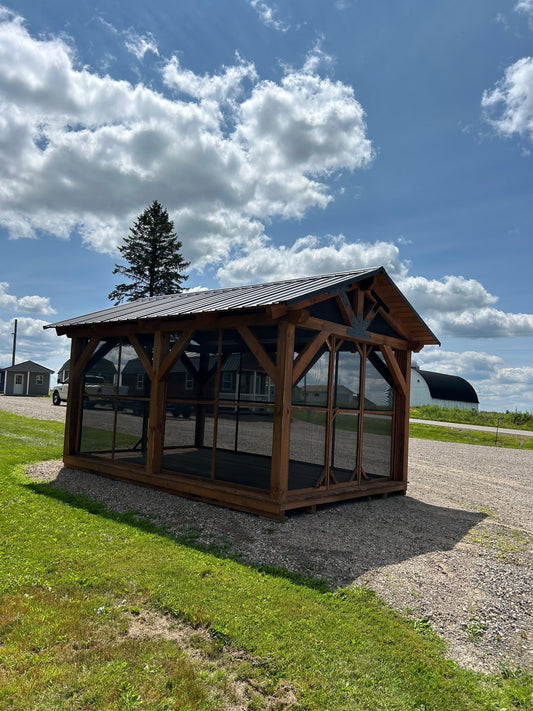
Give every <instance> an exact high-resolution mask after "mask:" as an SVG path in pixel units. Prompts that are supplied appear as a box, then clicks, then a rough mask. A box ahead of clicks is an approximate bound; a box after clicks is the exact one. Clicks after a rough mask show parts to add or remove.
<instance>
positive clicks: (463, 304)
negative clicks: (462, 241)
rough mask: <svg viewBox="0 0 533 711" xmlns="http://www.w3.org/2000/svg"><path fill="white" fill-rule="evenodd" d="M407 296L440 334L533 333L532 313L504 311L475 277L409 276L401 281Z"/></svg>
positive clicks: (491, 335) (504, 335) (500, 335)
mask: <svg viewBox="0 0 533 711" xmlns="http://www.w3.org/2000/svg"><path fill="white" fill-rule="evenodd" d="M398 285H399V287H400V289H401V290H402V292H403V293H404V294H405V296H406V297H407V298H408V299H409V301H410V302H411V303H412V304H413V306H414V307H415V308H416V310H417V311H418V312H419V313H421V314H422V315H423V316H424V317H425V319H426V320H427V322H428V325H429V326H430V327H431V328H432V329H433V330H434V331H435V332H436V333H437V334H439V335H440V336H456V337H461V336H464V337H468V338H507V337H516V336H532V335H533V314H514V313H505V312H504V311H501V310H499V309H497V308H495V306H494V304H495V303H496V302H497V300H498V297H497V296H494V295H493V294H490V293H489V292H488V291H487V290H486V289H485V287H484V286H483V285H482V284H480V283H479V282H478V281H476V280H475V279H465V278H464V277H462V276H445V277H443V278H442V279H426V278H425V277H406V278H403V279H401V280H400V281H399V282H398Z"/></svg>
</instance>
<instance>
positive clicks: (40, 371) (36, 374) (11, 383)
mask: <svg viewBox="0 0 533 711" xmlns="http://www.w3.org/2000/svg"><path fill="white" fill-rule="evenodd" d="M53 372H54V371H53V370H50V368H45V367H44V366H43V365H39V364H38V363H34V362H33V361H31V360H27V361H24V363H18V364H17V365H12V366H10V367H9V368H4V373H5V382H4V394H5V395H36V396H47V395H49V394H50V376H51V375H52V373H53Z"/></svg>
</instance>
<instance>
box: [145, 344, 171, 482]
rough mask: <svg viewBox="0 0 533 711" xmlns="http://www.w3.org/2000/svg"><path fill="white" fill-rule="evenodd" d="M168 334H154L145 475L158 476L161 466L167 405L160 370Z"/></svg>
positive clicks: (164, 386)
mask: <svg viewBox="0 0 533 711" xmlns="http://www.w3.org/2000/svg"><path fill="white" fill-rule="evenodd" d="M168 349H169V334H168V333H167V332H162V331H156V332H155V334H154V357H153V363H152V369H153V379H152V388H151V393H150V416H149V420H148V450H147V455H146V473H147V474H159V473H160V471H161V468H162V465H163V445H164V439H165V418H166V404H167V379H166V377H165V375H166V374H165V373H164V372H163V369H162V364H163V361H164V360H165V357H166V356H167V354H168Z"/></svg>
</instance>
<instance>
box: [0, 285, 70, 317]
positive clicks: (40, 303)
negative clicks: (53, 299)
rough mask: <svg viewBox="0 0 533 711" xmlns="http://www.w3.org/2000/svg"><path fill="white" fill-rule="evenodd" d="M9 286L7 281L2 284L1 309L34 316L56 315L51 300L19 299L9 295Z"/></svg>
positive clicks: (35, 297) (42, 297)
mask: <svg viewBox="0 0 533 711" xmlns="http://www.w3.org/2000/svg"><path fill="white" fill-rule="evenodd" d="M8 289H9V284H8V283H7V282H5V281H2V282H0V309H4V310H7V311H13V312H14V313H16V312H18V311H23V312H25V313H34V314H43V315H48V314H55V313H56V311H55V309H53V308H52V307H51V305H50V299H49V298H48V297H47V296H22V297H21V298H20V299H18V298H17V297H16V296H13V295H12V294H8V293H7V290H8Z"/></svg>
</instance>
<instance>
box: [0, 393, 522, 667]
mask: <svg viewBox="0 0 533 711" xmlns="http://www.w3.org/2000/svg"><path fill="white" fill-rule="evenodd" d="M0 409H2V410H11V411H15V412H18V413H19V414H25V415H28V416H32V417H38V418H40V419H62V418H64V414H65V409H66V408H65V406H60V407H53V406H52V405H51V404H50V402H49V401H47V400H45V399H42V398H36V399H34V398H12V397H10V398H8V397H2V396H0ZM28 474H29V475H30V476H31V477H33V478H38V479H43V480H48V481H54V482H55V483H56V484H57V485H58V486H60V487H62V488H65V489H68V490H69V491H72V492H79V493H84V494H87V495H88V496H90V497H92V498H94V499H97V500H99V501H102V502H103V503H104V504H105V505H106V506H108V507H109V508H112V509H114V510H117V511H128V510H136V511H141V512H142V513H143V514H144V515H146V516H148V517H150V518H152V519H154V520H156V521H158V522H159V523H161V524H163V525H165V526H167V527H168V528H169V529H171V530H172V531H174V532H176V533H184V532H187V533H189V534H190V535H192V536H194V537H195V538H196V539H197V540H198V541H199V542H201V543H211V542H216V543H219V544H222V545H227V546H228V547H229V549H230V550H232V551H237V552H238V553H239V554H240V555H241V556H242V559H243V560H244V561H251V562H257V563H271V564H274V565H278V566H283V567H285V568H287V569H289V570H294V571H301V572H304V573H305V574H307V575H309V576H315V577H321V578H324V579H326V580H327V581H328V582H329V583H330V585H331V586H332V587H336V586H346V585H351V584H354V583H356V584H358V585H367V586H369V587H370V588H372V589H373V590H375V591H376V592H377V594H378V595H379V596H380V597H381V598H382V599H384V600H385V601H386V602H387V603H388V604H389V605H390V606H391V607H393V608H394V609H396V610H398V611H400V612H402V613H404V614H407V615H408V616H409V617H410V618H412V619H413V620H415V624H416V626H417V627H419V628H421V629H423V628H425V627H427V626H431V627H432V628H433V629H434V630H435V631H436V632H437V633H438V634H439V635H440V636H441V637H442V638H444V639H445V640H446V642H447V643H448V654H449V655H450V656H451V657H453V658H454V659H456V660H457V662H458V663H459V664H461V665H462V666H464V667H468V668H471V669H476V670H483V671H489V670H494V671H498V670H501V669H502V668H503V667H509V666H510V667H513V666H517V665H520V666H522V667H523V668H529V669H532V668H533V612H532V604H531V590H532V589H533V553H532V543H533V514H532V502H533V452H531V451H519V450H509V449H497V448H493V447H481V446H477V445H458V444H450V443H445V442H431V441H427V440H416V439H412V440H411V441H410V457H409V487H408V494H407V496H393V497H389V498H387V499H366V500H356V501H352V502H344V503H342V504H339V505H333V506H327V507H323V508H321V509H319V510H318V512H317V513H315V514H304V513H295V514H291V515H289V516H288V517H287V518H286V519H285V520H284V521H280V522H277V521H271V520H268V519H263V518H260V517H257V516H252V515H250V514H245V513H241V512H238V511H231V510H227V509H223V508H218V507H215V506H209V505H207V504H202V503H200V502H196V501H189V500H187V499H182V498H180V497H177V496H172V495H169V494H164V493H162V492H157V491H151V490H149V489H143V488H140V487H136V486H133V485H129V484H123V483H121V482H115V481H111V480H108V479H105V478H102V477H98V476H95V475H91V474H87V473H82V472H76V471H74V470H71V469H66V468H64V467H63V466H62V463H61V462H45V463H40V464H37V465H35V466H33V467H32V468H31V470H30V471H29V472H28Z"/></svg>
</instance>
